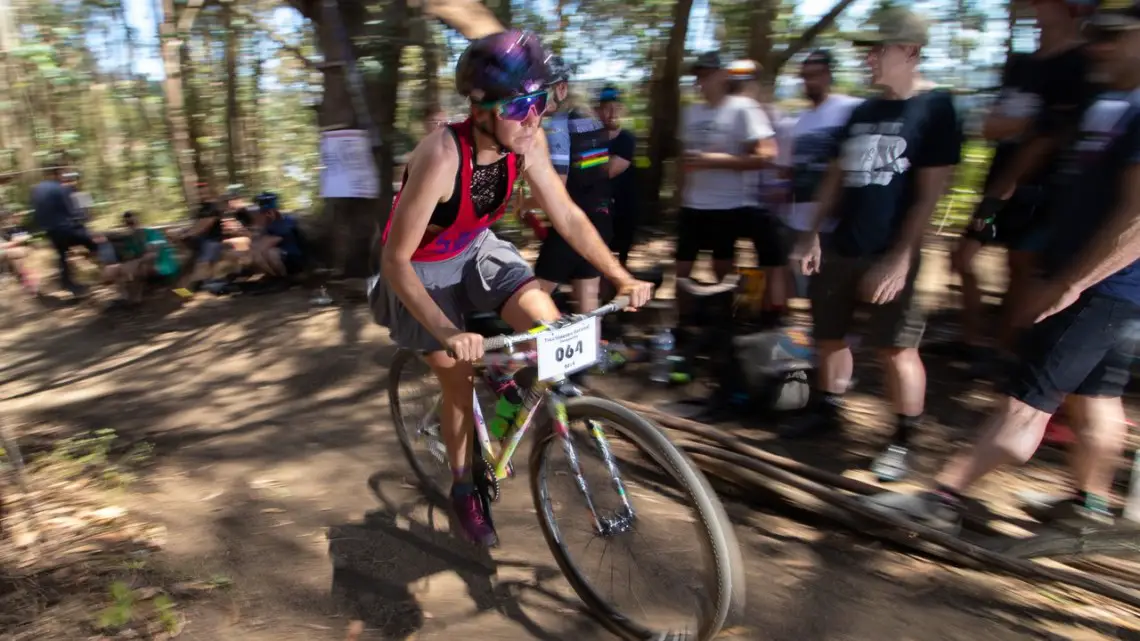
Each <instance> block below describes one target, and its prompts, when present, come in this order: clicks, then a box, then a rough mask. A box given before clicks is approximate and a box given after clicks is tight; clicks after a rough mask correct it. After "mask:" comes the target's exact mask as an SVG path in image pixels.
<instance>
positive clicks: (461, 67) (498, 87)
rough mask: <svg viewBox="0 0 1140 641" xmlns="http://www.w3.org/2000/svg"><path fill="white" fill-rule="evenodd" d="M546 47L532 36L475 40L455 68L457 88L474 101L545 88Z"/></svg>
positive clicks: (506, 35) (504, 34) (505, 33)
mask: <svg viewBox="0 0 1140 641" xmlns="http://www.w3.org/2000/svg"><path fill="white" fill-rule="evenodd" d="M547 58H548V54H547V52H546V48H545V47H543V46H542V42H541V41H540V40H539V39H538V36H535V35H534V34H532V33H529V32H526V31H516V30H513V29H512V30H510V31H502V32H499V33H495V34H491V35H489V36H484V37H482V38H478V39H476V40H473V41H471V44H470V45H468V46H467V50H466V51H464V52H463V55H462V56H460V57H459V63H458V64H456V66H455V88H456V90H458V91H459V93H460V95H462V96H465V97H467V98H470V99H471V101H472V102H483V103H485V102H493V101H497V100H505V99H507V98H514V97H516V96H523V95H526V94H529V93H533V92H535V91H538V90H540V89H542V87H543V86H544V85H545V84H546V82H547Z"/></svg>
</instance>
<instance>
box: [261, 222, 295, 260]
mask: <svg viewBox="0 0 1140 641" xmlns="http://www.w3.org/2000/svg"><path fill="white" fill-rule="evenodd" d="M265 233H266V234H268V235H270V236H276V237H278V238H280V239H281V242H280V243H278V244H277V247H278V249H280V250H281V251H283V252H285V254H286V255H287V256H290V257H300V256H301V243H300V242H299V241H298V238H297V219H296V218H294V217H292V216H290V215H288V214H282V215H281V217H280V218H277V219H275V220H271V221H269V223H268V224H266V225H265Z"/></svg>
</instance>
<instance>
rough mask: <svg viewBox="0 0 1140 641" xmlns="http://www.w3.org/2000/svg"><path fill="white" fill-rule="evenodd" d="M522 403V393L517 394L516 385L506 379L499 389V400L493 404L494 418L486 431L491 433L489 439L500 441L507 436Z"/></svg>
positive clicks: (512, 380) (511, 380) (517, 387)
mask: <svg viewBox="0 0 1140 641" xmlns="http://www.w3.org/2000/svg"><path fill="white" fill-rule="evenodd" d="M522 401H523V399H522V393H521V392H519V386H518V384H517V383H515V381H514V379H513V378H512V379H507V381H506V382H505V383H504V384H503V386H502V387H501V388H499V400H498V401H497V402H496V403H495V417H494V418H492V419H491V422H490V424H488V425H487V431H488V432H490V433H491V438H495V439H502V438H503V437H505V436H506V435H507V431H508V430H510V429H511V425H512V424H513V423H514V421H515V416H517V415H518V413H519V408H521V407H522Z"/></svg>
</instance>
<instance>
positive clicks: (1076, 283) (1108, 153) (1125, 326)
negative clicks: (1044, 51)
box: [870, 0, 1140, 533]
mask: <svg viewBox="0 0 1140 641" xmlns="http://www.w3.org/2000/svg"><path fill="white" fill-rule="evenodd" d="M1085 30H1086V34H1087V36H1088V39H1089V45H1088V50H1089V56H1090V58H1091V62H1092V65H1093V67H1094V69H1095V71H1096V73H1097V75H1098V77H1099V78H1100V79H1103V81H1104V84H1105V85H1106V87H1107V89H1108V91H1107V92H1105V93H1103V94H1101V95H1099V96H1098V98H1097V99H1096V100H1095V102H1094V103H1093V104H1092V105H1091V106H1090V107H1089V108H1088V109H1087V110H1086V111H1085V113H1084V114H1083V115H1082V116H1081V119H1080V123H1079V126H1078V133H1077V135H1076V142H1075V143H1074V144H1073V145H1071V146H1070V148H1069V149H1068V150H1067V151H1066V152H1065V153H1064V154H1063V155H1062V161H1061V169H1060V172H1059V178H1058V182H1059V187H1058V189H1057V190H1056V191H1055V192H1053V193H1051V195H1050V199H1049V211H1048V214H1049V218H1048V224H1047V234H1046V237H1045V241H1044V244H1043V251H1042V252H1041V259H1042V267H1043V268H1044V273H1045V275H1046V277H1045V280H1043V281H1041V282H1038V283H1035V284H1034V285H1033V287H1032V288H1031V289H1029V290H1028V292H1027V296H1026V304H1025V306H1024V307H1023V308H1022V309H1020V310H1019V311H1020V312H1021V313H1022V314H1023V315H1024V318H1022V319H1021V320H1022V321H1023V322H1024V324H1026V325H1029V326H1030V327H1029V329H1028V330H1027V332H1026V334H1025V335H1024V337H1023V342H1022V343H1021V345H1020V346H1019V351H1018V361H1019V362H1018V364H1017V366H1016V367H1015V368H1013V371H1012V374H1011V376H1010V377H1009V378H1008V379H1007V381H1006V385H1005V390H1004V391H1005V396H1004V398H1002V400H1001V402H1000V403H999V405H998V407H997V408H995V410H994V412H993V413H992V414H991V415H990V419H989V421H987V424H986V425H985V430H984V432H983V435H982V436H981V438H980V439H979V440H978V442H977V443H976V444H975V445H974V447H973V449H972V450H971V451H969V452H963V453H962V454H959V455H958V456H956V457H955V458H954V459H953V460H952V461H951V462H950V464H949V465H948V466H946V467H945V468H944V469H943V471H942V473H941V474H939V475H938V476H937V477H936V478H935V485H934V487H933V488H932V489H931V490H930V491H927V492H923V493H920V494H910V495H904V494H889V493H888V494H882V495H878V496H875V497H872V498H871V499H870V503H871V505H873V506H876V507H878V508H880V509H883V510H889V511H892V512H895V513H898V514H901V515H903V516H907V517H909V518H913V519H915V520H918V521H921V522H923V523H925V524H927V525H930V526H932V527H936V528H939V529H942V530H946V531H951V532H953V531H957V529H958V528H959V527H960V523H961V517H960V514H961V505H962V494H963V493H964V492H966V491H967V490H968V489H969V488H970V487H972V486H973V485H974V484H975V483H977V482H978V481H979V480H980V479H981V478H982V477H983V476H985V475H986V474H988V473H990V472H992V471H993V470H995V469H997V468H998V467H1000V466H1002V465H1005V464H1009V463H1024V462H1025V461H1027V460H1029V458H1030V457H1031V456H1032V455H1033V453H1034V451H1035V450H1036V449H1037V446H1038V444H1039V443H1040V442H1041V438H1042V435H1043V434H1044V431H1045V426H1046V424H1047V423H1048V421H1049V417H1050V416H1051V415H1052V414H1053V413H1054V412H1055V411H1056V410H1057V408H1058V407H1059V406H1060V404H1061V401H1062V400H1063V399H1064V398H1065V396H1066V395H1068V402H1069V407H1071V408H1073V409H1074V410H1075V411H1074V419H1076V420H1074V423H1073V428H1074V431H1075V432H1076V435H1077V442H1076V446H1077V447H1076V448H1075V452H1074V454H1075V456H1074V458H1073V461H1072V467H1073V476H1074V481H1075V485H1076V491H1075V492H1074V493H1073V495H1072V496H1071V498H1070V499H1069V500H1066V501H1062V502H1061V503H1058V504H1056V505H1054V506H1052V507H1051V509H1049V510H1048V511H1047V512H1044V513H1038V514H1035V515H1034V516H1036V518H1038V519H1039V520H1042V521H1047V522H1050V523H1051V524H1053V525H1055V526H1059V527H1060V528H1062V529H1068V530H1071V531H1077V532H1081V533H1087V532H1088V531H1089V530H1091V529H1095V528H1097V527H1098V526H1100V525H1102V524H1109V523H1111V522H1112V514H1111V511H1110V510H1109V497H1110V496H1111V488H1112V479H1113V476H1114V472H1115V468H1116V465H1117V463H1118V460H1119V457H1120V454H1121V452H1122V450H1123V447H1124V442H1125V439H1126V437H1127V425H1126V423H1125V417H1124V406H1123V403H1122V402H1121V396H1122V394H1123V391H1124V387H1125V386H1126V385H1127V383H1128V380H1129V368H1130V364H1131V360H1132V357H1133V353H1134V351H1135V347H1136V344H1137V343H1136V337H1137V332H1138V330H1140V3H1138V2H1137V1H1136V0H1131V1H1128V0H1125V1H1120V0H1110V1H1109V2H1106V3H1105V4H1104V5H1102V6H1101V8H1100V9H1099V10H1098V11H1097V13H1096V14H1094V15H1093V17H1092V18H1090V19H1089V21H1088V22H1087V23H1086V25H1085Z"/></svg>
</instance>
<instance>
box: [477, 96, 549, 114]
mask: <svg viewBox="0 0 1140 641" xmlns="http://www.w3.org/2000/svg"><path fill="white" fill-rule="evenodd" d="M548 95H549V94H548V92H547V91H546V90H545V89H543V90H541V91H535V92H533V93H528V94H525V95H522V96H516V97H514V98H508V99H506V100H494V101H490V102H486V103H483V106H485V107H487V108H494V109H495V113H496V114H498V116H499V118H501V119H503V120H513V121H515V122H519V121H522V120H526V119H527V117H528V116H530V111H531V109H533V110H534V112H535V113H536V114H538V115H540V116H541V115H542V114H544V113H546V100H547V98H548Z"/></svg>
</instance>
